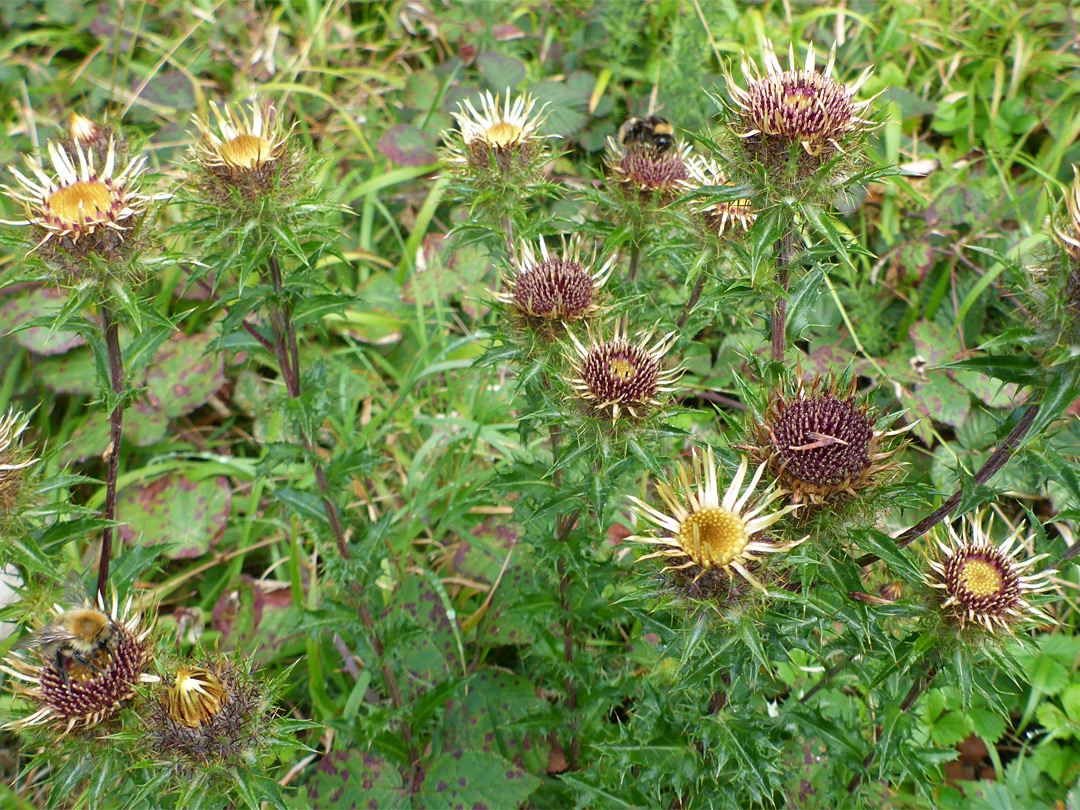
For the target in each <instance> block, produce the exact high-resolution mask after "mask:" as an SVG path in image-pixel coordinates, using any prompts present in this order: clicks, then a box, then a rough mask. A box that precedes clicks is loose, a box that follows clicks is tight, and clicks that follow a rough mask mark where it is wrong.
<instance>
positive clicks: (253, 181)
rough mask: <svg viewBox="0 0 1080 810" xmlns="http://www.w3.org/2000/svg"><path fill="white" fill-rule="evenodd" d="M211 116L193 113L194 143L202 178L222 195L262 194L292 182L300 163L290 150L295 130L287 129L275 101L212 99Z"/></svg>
mask: <svg viewBox="0 0 1080 810" xmlns="http://www.w3.org/2000/svg"><path fill="white" fill-rule="evenodd" d="M210 112H211V115H212V118H211V116H206V117H205V118H204V117H200V116H198V115H193V116H192V117H191V120H192V123H194V124H195V128H196V129H197V130H198V133H199V137H198V139H197V141H196V144H195V146H194V147H193V150H192V153H193V155H194V158H195V161H196V164H197V165H198V167H199V169H200V170H201V172H202V174H203V175H204V178H205V181H204V182H203V183H202V184H201V185H203V186H204V187H205V188H206V190H208V191H212V192H214V196H215V197H218V198H220V199H221V200H222V201H224V200H226V199H228V198H229V197H230V196H231V194H232V193H234V192H235V193H239V195H240V197H241V198H242V199H244V200H252V201H253V200H259V199H262V198H265V197H266V196H267V195H270V194H272V193H273V192H276V191H280V190H284V189H286V188H288V187H289V186H290V185H291V184H292V182H293V180H295V177H296V172H297V168H298V166H297V163H296V161H295V160H294V159H293V156H292V154H291V152H290V150H289V140H290V136H291V135H292V131H291V130H288V131H286V130H285V128H284V126H283V124H282V122H281V118H280V116H279V115H278V113H277V111H276V110H275V109H274V105H272V104H266V105H264V104H262V103H260V102H259V101H258V100H257V99H251V100H250V101H249V102H248V104H247V107H246V108H245V106H243V105H241V104H234V105H233V106H232V107H230V106H229V105H228V104H226V105H224V110H221V109H219V108H218V106H217V104H215V103H214V102H213V101H211V102H210Z"/></svg>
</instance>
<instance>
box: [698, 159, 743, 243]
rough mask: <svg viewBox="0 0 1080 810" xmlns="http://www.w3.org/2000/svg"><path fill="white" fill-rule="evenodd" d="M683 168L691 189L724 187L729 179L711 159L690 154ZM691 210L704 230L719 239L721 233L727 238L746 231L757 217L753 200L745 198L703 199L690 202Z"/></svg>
mask: <svg viewBox="0 0 1080 810" xmlns="http://www.w3.org/2000/svg"><path fill="white" fill-rule="evenodd" d="M687 168H688V169H689V172H690V178H689V181H688V185H689V186H690V187H691V188H693V189H703V188H709V187H713V186H724V185H727V184H728V182H730V181H729V179H728V176H727V173H726V172H725V171H724V170H723V168H722V167H721V166H720V164H719V163H717V162H716V161H715V160H713V159H712V158H703V157H700V156H694V157H692V158H690V160H689V161H687ZM693 210H694V212H695V213H696V214H697V215H698V217H699V219H700V221H701V225H702V229H703V230H704V231H705V233H707V234H708V235H710V236H714V237H719V238H721V239H722V238H725V235H726V236H727V237H729V238H730V237H732V236H737V235H739V234H741V233H745V232H746V231H749V230H750V226H752V225H753V224H754V221H755V220H756V219H757V211H755V209H754V205H753V203H752V202H750V200H745V199H740V200H728V201H721V202H710V201H708V200H704V201H702V202H698V203H694V205H693Z"/></svg>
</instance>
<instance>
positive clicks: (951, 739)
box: [930, 712, 970, 748]
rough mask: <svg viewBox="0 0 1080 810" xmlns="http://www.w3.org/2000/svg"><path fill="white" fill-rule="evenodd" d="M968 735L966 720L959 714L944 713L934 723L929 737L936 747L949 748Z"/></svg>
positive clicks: (968, 729)
mask: <svg viewBox="0 0 1080 810" xmlns="http://www.w3.org/2000/svg"><path fill="white" fill-rule="evenodd" d="M969 733H970V728H969V726H968V718H967V717H965V716H964V715H963V714H961V713H960V712H946V713H945V714H943V715H941V717H939V718H938V719H937V721H936V722H935V723H934V727H933V728H932V729H931V731H930V737H931V738H932V739H933V741H934V742H935V743H937V744H938V745H943V746H947V747H949V748H951V747H952V746H954V745H956V744H957V743H959V742H961V741H962V740H963V739H964V738H965V737H967V735H968V734H969Z"/></svg>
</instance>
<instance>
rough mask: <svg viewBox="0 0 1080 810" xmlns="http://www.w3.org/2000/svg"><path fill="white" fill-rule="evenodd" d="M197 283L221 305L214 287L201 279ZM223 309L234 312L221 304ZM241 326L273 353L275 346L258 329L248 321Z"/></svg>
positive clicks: (241, 322)
mask: <svg viewBox="0 0 1080 810" xmlns="http://www.w3.org/2000/svg"><path fill="white" fill-rule="evenodd" d="M195 283H196V284H198V285H199V286H200V287H202V288H203V289H204V290H205V291H206V294H207V295H209V296H210V297H211V298H213V299H214V301H216V302H218V303H220V301H221V299H220V298H219V296H218V294H217V293H216V292H214V288H213V287H211V286H210V285H209V284H207V283H206V282H205V281H203V280H202V279H201V278H200V279H196V281H195ZM221 308H222V309H224V310H225V312H226V313H228V312H231V311H232V310H230V309H229V308H228V307H227V306H225V305H224V304H221ZM240 325H241V326H243V327H244V331H245V332H247V333H248V334H249V335H251V336H252V337H253V338H255V340H257V341H259V345H261V346H262V347H263V348H264V349H266V350H267V351H268V352H270V353H273V351H274V344H273V343H271V342H270V341H269V340H267V339H266V338H265V337H263V335H262V333H261V332H260V331H259V330H258V329H256V328H255V327H254V326H252V325H251V324H250V323H248V322H247V321H244V320H242V321H240Z"/></svg>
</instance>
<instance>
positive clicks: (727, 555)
mask: <svg viewBox="0 0 1080 810" xmlns="http://www.w3.org/2000/svg"><path fill="white" fill-rule="evenodd" d="M747 539H748V538H747V536H746V526H745V524H744V523H743V522H742V519H741V518H740V517H739V516H738V515H736V514H734V513H733V512H729V511H728V510H727V509H720V508H714V509H703V510H702V511H700V512H694V513H693V514H692V515H690V517H688V518H687V519H686V520H684V521H683V524H682V526H680V527H679V544H680V545H681V546H682V548H683V551H685V552H686V553H687V554H688V555H689V556H690V558H691V559H693V560H694V562H696V563H697V564H698V565H700V566H702V567H704V568H712V567H723V566H725V565H728V564H729V563H730V562H732V560H736V559H738V558H739V555H741V554H742V552H743V549H745V548H746V543H747Z"/></svg>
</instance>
